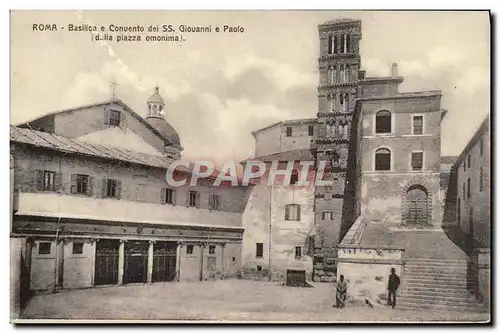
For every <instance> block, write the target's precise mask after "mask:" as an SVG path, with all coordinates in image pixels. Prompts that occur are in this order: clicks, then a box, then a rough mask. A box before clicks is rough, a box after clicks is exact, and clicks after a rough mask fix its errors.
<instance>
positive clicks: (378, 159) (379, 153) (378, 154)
mask: <svg viewBox="0 0 500 333" xmlns="http://www.w3.org/2000/svg"><path fill="white" fill-rule="evenodd" d="M375 170H380V171H386V170H391V151H390V150H389V149H387V148H380V149H377V150H376V151H375Z"/></svg>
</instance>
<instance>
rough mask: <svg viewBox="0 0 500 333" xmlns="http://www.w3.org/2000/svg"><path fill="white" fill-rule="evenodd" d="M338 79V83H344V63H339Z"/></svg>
mask: <svg viewBox="0 0 500 333" xmlns="http://www.w3.org/2000/svg"><path fill="white" fill-rule="evenodd" d="M339 79H340V83H344V79H345V78H344V65H340V72H339Z"/></svg>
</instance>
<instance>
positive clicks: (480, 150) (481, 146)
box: [479, 139, 484, 156]
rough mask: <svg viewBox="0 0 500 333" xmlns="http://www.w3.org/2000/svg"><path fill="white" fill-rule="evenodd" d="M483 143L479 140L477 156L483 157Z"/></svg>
mask: <svg viewBox="0 0 500 333" xmlns="http://www.w3.org/2000/svg"><path fill="white" fill-rule="evenodd" d="M483 145H484V143H483V139H481V141H479V155H481V156H482V155H483V149H484V147H483Z"/></svg>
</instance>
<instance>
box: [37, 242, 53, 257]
mask: <svg viewBox="0 0 500 333" xmlns="http://www.w3.org/2000/svg"><path fill="white" fill-rule="evenodd" d="M50 248H51V243H49V242H40V243H38V254H50Z"/></svg>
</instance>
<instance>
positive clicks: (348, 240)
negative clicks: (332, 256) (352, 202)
mask: <svg viewBox="0 0 500 333" xmlns="http://www.w3.org/2000/svg"><path fill="white" fill-rule="evenodd" d="M365 226H366V221H365V219H364V218H363V215H360V216H358V218H357V219H356V221H354V223H353V225H352V226H351V228H350V229H349V231H348V232H347V234H346V235H345V236H344V238H343V239H342V242H340V244H339V247H340V246H346V245H351V244H359V243H360V241H361V236H362V235H363V229H364V228H365Z"/></svg>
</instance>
